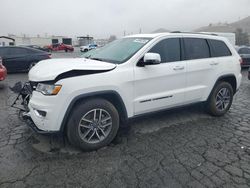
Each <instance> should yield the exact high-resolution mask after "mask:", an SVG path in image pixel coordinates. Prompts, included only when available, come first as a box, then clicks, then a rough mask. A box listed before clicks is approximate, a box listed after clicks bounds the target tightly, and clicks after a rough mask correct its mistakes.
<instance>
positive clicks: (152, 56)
mask: <svg viewBox="0 0 250 188" xmlns="http://www.w3.org/2000/svg"><path fill="white" fill-rule="evenodd" d="M160 63H161V56H160V54H158V53H146V54H145V55H144V58H143V65H157V64H160Z"/></svg>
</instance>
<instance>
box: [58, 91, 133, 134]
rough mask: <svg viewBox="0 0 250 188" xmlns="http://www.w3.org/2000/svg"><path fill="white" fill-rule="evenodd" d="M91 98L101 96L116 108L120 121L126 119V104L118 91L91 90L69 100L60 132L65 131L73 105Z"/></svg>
mask: <svg viewBox="0 0 250 188" xmlns="http://www.w3.org/2000/svg"><path fill="white" fill-rule="evenodd" d="M91 98H102V99H106V100H107V101H109V102H111V103H112V104H113V105H114V106H115V108H116V109H117V111H118V113H119V116H120V119H121V121H122V122H125V121H127V119H128V114H127V109H126V106H125V104H124V102H123V100H122V97H121V96H120V94H119V93H117V92H116V91H113V90H110V91H100V92H91V93H85V94H81V95H78V96H76V97H74V98H73V99H72V100H71V102H70V104H69V106H68V108H67V110H66V113H65V115H64V117H63V121H62V123H61V128H60V132H64V131H65V128H66V124H67V122H68V119H69V116H70V114H71V112H72V109H73V108H74V107H75V105H77V104H78V103H79V102H80V101H82V100H87V99H91Z"/></svg>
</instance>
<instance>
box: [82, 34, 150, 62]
mask: <svg viewBox="0 0 250 188" xmlns="http://www.w3.org/2000/svg"><path fill="white" fill-rule="evenodd" d="M150 40H151V38H122V39H118V40H115V41H113V42H111V43H109V44H107V45H106V46H104V47H102V48H99V49H98V48H97V49H95V50H90V51H89V52H87V53H85V54H83V55H82V57H85V58H90V59H95V60H99V61H107V62H110V63H115V64H121V63H124V62H125V61H127V60H128V59H130V58H131V57H132V56H133V55H134V54H135V53H136V52H137V51H138V50H140V49H141V48H142V47H143V46H144V45H145V44H146V43H148V42H149V41H150Z"/></svg>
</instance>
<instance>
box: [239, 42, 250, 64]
mask: <svg viewBox="0 0 250 188" xmlns="http://www.w3.org/2000/svg"><path fill="white" fill-rule="evenodd" d="M236 50H237V52H238V53H239V54H240V56H241V58H242V64H241V67H250V47H247V46H241V47H237V48H236Z"/></svg>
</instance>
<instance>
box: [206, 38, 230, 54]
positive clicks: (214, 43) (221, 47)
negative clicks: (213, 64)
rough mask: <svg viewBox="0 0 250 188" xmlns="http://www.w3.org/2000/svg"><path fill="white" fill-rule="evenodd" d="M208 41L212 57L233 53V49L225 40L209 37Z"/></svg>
mask: <svg viewBox="0 0 250 188" xmlns="http://www.w3.org/2000/svg"><path fill="white" fill-rule="evenodd" d="M208 42H209V45H210V47H211V55H212V57H225V56H231V55H232V53H231V51H230V50H229V49H228V47H227V45H226V44H225V43H224V42H223V41H220V40H210V39H209V40H208Z"/></svg>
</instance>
